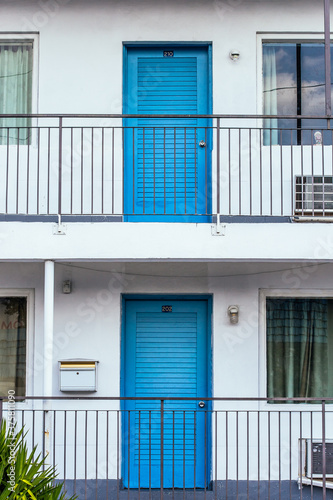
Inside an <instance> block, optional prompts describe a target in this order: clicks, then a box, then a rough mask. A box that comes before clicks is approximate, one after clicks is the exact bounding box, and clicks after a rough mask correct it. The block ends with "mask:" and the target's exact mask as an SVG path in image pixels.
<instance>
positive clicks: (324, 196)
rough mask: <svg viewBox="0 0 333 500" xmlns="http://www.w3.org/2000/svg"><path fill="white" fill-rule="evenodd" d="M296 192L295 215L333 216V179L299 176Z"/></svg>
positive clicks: (317, 176)
mask: <svg viewBox="0 0 333 500" xmlns="http://www.w3.org/2000/svg"><path fill="white" fill-rule="evenodd" d="M295 191H296V192H295V215H305V216H324V215H327V216H332V215H333V177H331V176H327V175H325V176H319V175H315V176H312V175H303V176H297V177H296V182H295Z"/></svg>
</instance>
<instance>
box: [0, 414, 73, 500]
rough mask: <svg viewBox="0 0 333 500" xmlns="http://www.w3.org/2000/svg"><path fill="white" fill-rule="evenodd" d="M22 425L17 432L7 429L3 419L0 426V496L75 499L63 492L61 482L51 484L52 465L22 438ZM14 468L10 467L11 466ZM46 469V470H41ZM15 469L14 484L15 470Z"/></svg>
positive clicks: (29, 499)
mask: <svg viewBox="0 0 333 500" xmlns="http://www.w3.org/2000/svg"><path fill="white" fill-rule="evenodd" d="M23 438H24V435H23V429H21V430H20V431H19V432H17V433H16V434H14V435H13V434H11V433H9V432H7V430H6V422H5V421H4V420H3V421H2V424H1V429H0V500H7V499H8V500H17V499H22V500H66V499H67V500H75V499H76V498H77V497H76V496H72V497H70V498H68V497H66V495H65V493H62V486H63V483H58V484H54V480H55V478H56V477H57V472H56V469H55V467H51V466H50V467H45V457H44V458H41V456H40V455H38V456H37V458H36V457H35V453H36V448H37V447H35V448H34V449H33V450H32V451H31V453H29V451H28V447H27V445H26V443H25V442H24V440H23ZM11 468H13V469H11ZM43 469H45V470H43ZM14 470H15V485H13V483H14V481H11V480H12V479H14V473H13V471H14Z"/></svg>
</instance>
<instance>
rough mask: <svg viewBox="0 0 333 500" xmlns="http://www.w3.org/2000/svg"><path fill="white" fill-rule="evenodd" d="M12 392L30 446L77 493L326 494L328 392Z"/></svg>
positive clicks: (331, 480) (269, 499)
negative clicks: (275, 395) (277, 395)
mask: <svg viewBox="0 0 333 500" xmlns="http://www.w3.org/2000/svg"><path fill="white" fill-rule="evenodd" d="M19 399H20V398H17V400H16V402H15V405H16V407H15V413H14V414H15V421H16V422H17V428H18V429H19V428H21V427H22V426H24V428H25V432H26V433H27V434H26V438H25V440H26V442H27V445H28V447H29V449H32V448H33V447H34V446H37V453H39V452H41V453H42V454H43V456H47V460H46V465H55V466H56V467H57V470H58V473H59V476H58V479H59V480H62V481H64V489H65V490H66V491H67V492H68V493H75V494H77V495H78V498H79V499H93V498H98V499H112V500H115V499H125V498H126V499H134V498H135V499H138V498H141V499H143V500H144V499H147V500H148V499H157V498H159V499H163V498H174V499H181V498H182V499H183V498H187V499H188V498H191V499H192V498H198V499H209V500H222V499H223V500H224V499H230V500H234V499H245V498H246V499H251V500H252V499H256V500H260V499H262V500H273V499H274V500H275V499H283V500H288V499H289V500H291V499H293V500H294V499H315V498H316V499H318V498H323V499H325V498H332V493H333V492H332V491H331V490H332V488H333V460H332V448H333V425H332V424H333V407H332V405H331V404H330V403H332V402H333V399H332V398H331V399H328V400H325V401H323V400H321V399H317V400H313V399H312V400H311V399H307V398H305V399H304V398H302V399H300V398H298V399H297V398H294V399H292V398H289V399H287V398H284V399H266V398H261V399H255V398H244V399H241V398H203V399H202V400H200V399H193V398H186V397H184V398H170V397H164V398H163V397H162V398H156V397H154V398H153V397H152V398H149V397H146V398H117V397H109V398H101V397H76V396H75V397H71V398H63V397H54V398H49V399H47V400H46V399H42V398H37V397H34V398H26V399H25V401H24V402H19ZM0 410H1V413H0V417H1V418H5V419H6V418H7V416H8V415H7V412H8V409H7V403H6V402H4V401H1V405H0ZM10 411H13V402H12V400H11V404H10ZM11 415H13V414H11ZM323 450H325V453H323Z"/></svg>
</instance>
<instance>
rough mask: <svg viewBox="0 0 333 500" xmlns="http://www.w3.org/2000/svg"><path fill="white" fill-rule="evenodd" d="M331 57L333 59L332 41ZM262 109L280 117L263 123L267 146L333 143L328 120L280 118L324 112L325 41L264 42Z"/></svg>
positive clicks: (320, 114)
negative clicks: (319, 142)
mask: <svg viewBox="0 0 333 500" xmlns="http://www.w3.org/2000/svg"><path fill="white" fill-rule="evenodd" d="M331 57H332V61H333V44H332V45H331ZM332 72H333V66H332ZM331 81H332V76H331ZM263 112H264V114H265V115H276V117H277V118H272V119H267V120H265V122H264V144H266V145H268V144H285V145H288V144H289V145H290V144H316V143H317V142H318V141H323V143H324V144H332V134H331V132H330V131H325V128H326V127H327V123H326V120H322V119H319V118H318V119H316V118H314V119H311V120H305V119H303V120H302V119H282V118H279V115H280V116H281V115H294V116H295V115H303V116H323V115H325V46H324V43H323V42H322V43H319V42H313V43H298V42H297V43H296V42H295V43H268V42H267V43H263ZM316 132H320V135H318V134H316Z"/></svg>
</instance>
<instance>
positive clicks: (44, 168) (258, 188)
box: [0, 115, 333, 222]
mask: <svg viewBox="0 0 333 500" xmlns="http://www.w3.org/2000/svg"><path fill="white" fill-rule="evenodd" d="M330 125H331V122H330V120H329V119H327V117H310V116H309V117H303V116H302V117H300V116H298V117H297V116H294V117H292V116H287V117H276V116H257V115H243V116H240V115H238V116H234V115H228V116H224V115H219V116H218V115H62V116H60V115H15V116H13V115H2V116H1V118H0V176H1V179H2V183H1V185H0V214H2V215H62V216H63V215H70V216H82V215H88V216H98V215H100V216H119V217H116V220H118V218H120V220H127V221H144V220H146V221H165V222H168V221H173V222H174V221H176V222H177V221H179V222H184V221H188V222H191V221H193V222H205V221H206V222H208V221H210V220H211V217H212V216H214V215H216V214H219V215H222V216H242V217H244V216H245V217H254V216H264V217H272V216H275V217H294V216H296V217H299V218H302V217H307V216H309V217H327V216H331V215H333V148H332V142H333V131H332V130H331V129H330Z"/></svg>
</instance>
